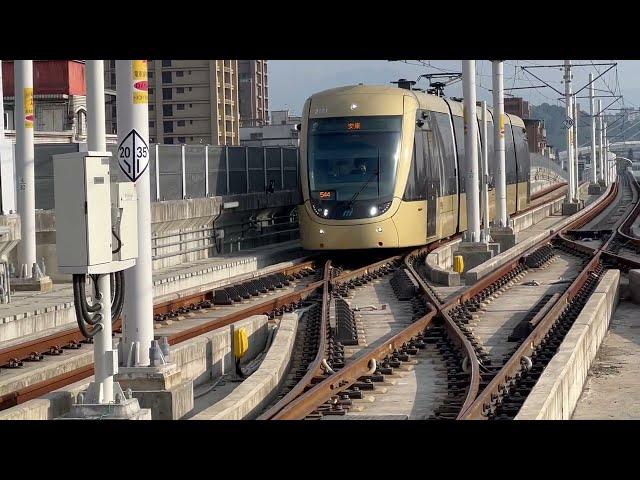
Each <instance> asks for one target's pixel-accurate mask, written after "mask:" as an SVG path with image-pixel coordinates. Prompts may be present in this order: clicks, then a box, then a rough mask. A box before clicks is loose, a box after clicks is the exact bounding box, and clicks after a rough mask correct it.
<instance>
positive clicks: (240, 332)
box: [233, 328, 249, 359]
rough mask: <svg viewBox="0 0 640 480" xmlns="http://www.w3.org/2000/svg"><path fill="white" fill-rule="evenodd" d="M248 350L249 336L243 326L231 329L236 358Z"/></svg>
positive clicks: (242, 355)
mask: <svg viewBox="0 0 640 480" xmlns="http://www.w3.org/2000/svg"><path fill="white" fill-rule="evenodd" d="M247 350H249V336H248V335H247V330H246V329H245V328H239V329H237V330H234V331H233V353H234V355H235V357H236V358H237V359H240V358H242V357H244V355H245V354H246V353H247Z"/></svg>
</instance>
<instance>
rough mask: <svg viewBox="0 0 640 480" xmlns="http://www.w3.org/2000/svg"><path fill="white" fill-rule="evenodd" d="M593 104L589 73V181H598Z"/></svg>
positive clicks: (591, 82) (591, 80)
mask: <svg viewBox="0 0 640 480" xmlns="http://www.w3.org/2000/svg"><path fill="white" fill-rule="evenodd" d="M593 107H594V104H593V73H590V74H589V113H590V114H591V183H596V182H597V181H598V175H597V171H596V170H597V169H596V157H597V155H596V116H595V113H596V112H594V108H593Z"/></svg>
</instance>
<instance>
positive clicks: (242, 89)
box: [238, 60, 269, 127]
mask: <svg viewBox="0 0 640 480" xmlns="http://www.w3.org/2000/svg"><path fill="white" fill-rule="evenodd" d="M238 90H239V97H240V126H241V127H261V126H263V125H266V124H267V123H268V121H269V86H268V72H267V61H266V60H238Z"/></svg>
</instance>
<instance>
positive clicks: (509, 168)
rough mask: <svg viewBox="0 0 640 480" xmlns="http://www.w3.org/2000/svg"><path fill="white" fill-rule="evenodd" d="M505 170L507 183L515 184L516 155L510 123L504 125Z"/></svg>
mask: <svg viewBox="0 0 640 480" xmlns="http://www.w3.org/2000/svg"><path fill="white" fill-rule="evenodd" d="M504 130H505V136H504V144H505V150H506V152H505V153H506V155H505V170H506V180H507V183H509V184H512V183H517V181H518V175H517V170H516V153H515V150H514V148H513V131H512V129H511V123H509V124H505V129H504Z"/></svg>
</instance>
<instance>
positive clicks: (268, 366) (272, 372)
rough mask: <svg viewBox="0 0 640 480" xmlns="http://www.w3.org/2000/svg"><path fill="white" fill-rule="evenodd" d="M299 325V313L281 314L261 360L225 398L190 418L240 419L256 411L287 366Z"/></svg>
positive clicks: (279, 381)
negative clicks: (276, 328) (248, 375)
mask: <svg viewBox="0 0 640 480" xmlns="http://www.w3.org/2000/svg"><path fill="white" fill-rule="evenodd" d="M297 328H298V313H289V314H285V315H283V316H282V320H281V322H280V326H279V327H278V331H277V332H276V335H275V337H274V340H273V343H272V345H271V348H269V351H268V352H267V354H266V356H265V358H264V360H263V361H262V363H261V364H260V367H258V370H256V371H255V372H254V373H253V374H252V375H251V376H250V377H249V378H248V379H246V380H245V381H244V382H242V383H241V384H240V385H239V386H238V387H237V388H236V389H234V390H233V392H231V394H229V395H228V396H226V397H225V398H224V399H222V400H220V401H219V402H216V403H215V404H213V405H211V406H210V407H208V408H206V409H204V410H203V411H201V412H199V413H198V414H197V415H194V416H193V417H192V418H191V420H242V419H246V418H251V417H253V416H255V415H256V412H258V411H259V410H260V409H261V408H262V407H263V406H264V405H266V404H267V403H268V402H269V401H270V400H271V399H272V398H273V396H274V395H275V393H276V392H277V387H278V385H279V384H280V383H281V381H282V380H283V379H284V377H285V375H286V374H287V371H288V369H289V363H290V360H291V353H292V351H293V346H294V344H295V339H296V332H297Z"/></svg>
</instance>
